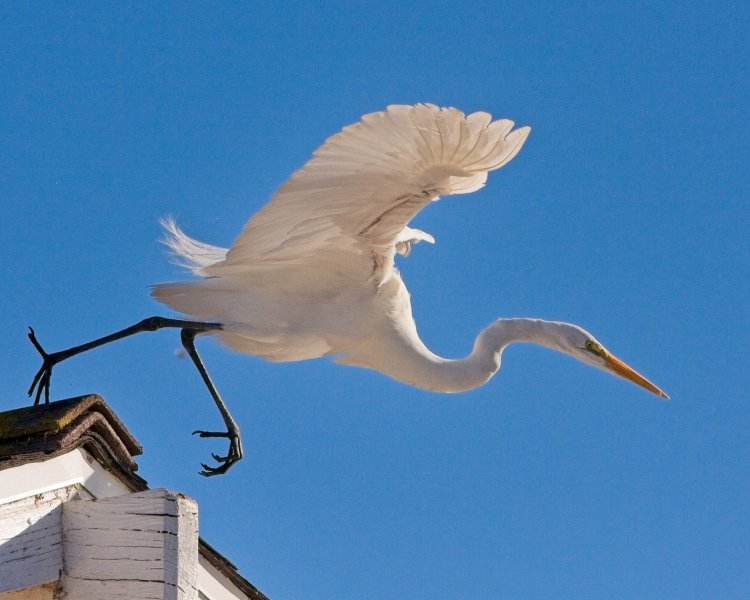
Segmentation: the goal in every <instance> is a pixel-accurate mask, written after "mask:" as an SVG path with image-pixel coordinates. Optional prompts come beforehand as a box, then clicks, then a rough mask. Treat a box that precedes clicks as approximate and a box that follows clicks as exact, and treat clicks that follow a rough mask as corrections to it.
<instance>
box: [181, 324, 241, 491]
mask: <svg viewBox="0 0 750 600" xmlns="http://www.w3.org/2000/svg"><path fill="white" fill-rule="evenodd" d="M198 333H200V331H197V330H195V329H192V328H184V329H183V330H182V345H183V346H184V347H185V350H187V353H188V355H189V356H190V358H191V359H192V360H193V363H194V364H195V366H196V368H197V369H198V372H199V373H200V374H201V377H202V378H203V382H204V383H205V384H206V387H207V388H208V391H209V393H210V394H211V397H212V398H213V399H214V402H216V406H217V407H218V409H219V412H220V413H221V417H222V419H223V420H224V424H225V425H226V426H227V430H226V431H202V430H198V431H194V432H193V433H194V434H198V435H199V436H201V437H203V438H207V437H224V438H228V439H229V451H228V452H227V455H226V456H218V455H216V454H212V455H211V456H213V458H214V460H215V461H216V462H218V463H219V466H218V467H210V466H208V465H207V464H205V463H201V466H202V467H203V471H201V472H200V474H201V475H203V476H205V477H211V476H212V475H222V474H224V473H226V472H227V471H228V470H229V469H230V468H231V467H232V465H234V464H235V463H236V462H238V461H239V460H240V459H241V458H242V439H241V438H240V428H239V427H238V426H237V423H236V422H235V420H234V419H233V418H232V415H231V414H230V413H229V409H228V408H227V406H226V404H224V401H223V400H222V399H221V396H220V395H219V392H218V391H217V390H216V386H215V385H214V383H213V381H211V377H210V376H209V375H208V371H206V367H205V366H204V365H203V361H202V360H201V357H200V356H199V355H198V351H197V350H196V349H195V336H196V335H197V334H198Z"/></svg>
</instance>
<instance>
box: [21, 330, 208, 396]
mask: <svg viewBox="0 0 750 600" xmlns="http://www.w3.org/2000/svg"><path fill="white" fill-rule="evenodd" d="M164 327H176V328H179V329H191V330H193V331H195V332H196V333H199V332H203V331H217V330H219V329H221V327H222V325H221V323H202V322H200V321H183V320H181V319H167V318H166V317H149V318H148V319H143V321H140V322H138V323H136V324H135V325H131V326H130V327H127V328H125V329H123V330H121V331H116V332H115V333H112V334H110V335H105V336H104V337H101V338H98V339H96V340H93V341H91V342H87V343H85V344H81V345H80V346H74V347H73V348H68V349H67V350H61V351H60V352H53V353H52V354H47V353H46V352H45V351H44V349H43V348H42V345H41V344H40V343H39V341H38V340H37V339H36V334H35V333H34V330H33V329H32V328H31V327H29V339H30V340H31V343H32V344H34V347H35V348H36V349H37V352H39V354H40V355H41V357H42V366H41V368H40V369H39V371H37V373H36V375H35V376H34V380H33V381H32V382H31V387H30V388H29V396H31V395H32V394H33V393H34V390H35V389H36V397H35V398H34V405H35V406H36V405H37V404H39V400H40V399H41V397H42V392H44V401H45V402H49V388H50V382H51V380H52V368H53V367H54V366H55V365H56V364H57V363H59V362H62V361H64V360H67V359H68V358H70V357H72V356H75V355H76V354H81V353H82V352H86V351H87V350H93V349H94V348H98V347H99V346H103V345H104V344H109V343H110V342H115V341H117V340H121V339H123V338H126V337H128V336H131V335H134V334H136V333H141V332H142V331H156V330H157V329H162V328H164Z"/></svg>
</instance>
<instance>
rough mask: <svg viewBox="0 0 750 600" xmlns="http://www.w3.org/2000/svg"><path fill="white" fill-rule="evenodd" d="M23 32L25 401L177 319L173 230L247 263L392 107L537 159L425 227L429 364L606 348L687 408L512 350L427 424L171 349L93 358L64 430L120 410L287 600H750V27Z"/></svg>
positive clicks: (226, 14) (18, 62)
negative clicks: (42, 351)
mask: <svg viewBox="0 0 750 600" xmlns="http://www.w3.org/2000/svg"><path fill="white" fill-rule="evenodd" d="M320 4H322V3H320V2H298V3H290V2H284V3H268V2H266V3H258V4H257V5H253V4H251V3H205V4H200V3H129V4H127V5H124V4H121V3H94V2H91V3H65V6H64V7H62V6H61V5H59V4H52V3H32V2H23V3H21V2H16V3H13V2H6V3H3V4H2V5H0V30H1V31H2V35H0V97H2V104H1V106H2V110H1V111H0V198H1V199H2V206H3V218H2V221H0V223H1V226H0V234H1V235H2V238H1V239H2V247H3V257H2V261H0V268H1V269H2V270H1V271H0V276H1V277H2V281H3V282H4V284H3V286H4V287H3V290H4V291H3V293H2V294H1V295H0V315H2V316H1V318H2V321H1V323H2V332H3V335H2V338H0V356H1V357H2V364H3V367H2V377H0V398H1V399H2V405H3V406H5V407H7V408H10V407H15V406H21V405H24V404H25V403H26V402H27V400H26V397H25V390H26V388H27V387H28V385H29V383H30V380H31V378H32V375H33V374H34V372H35V371H36V369H37V368H38V366H39V360H38V357H37V356H36V354H35V352H34V350H33V348H32V347H31V346H30V344H29V343H28V341H27V340H26V337H25V336H26V330H25V328H26V326H27V325H33V326H34V327H35V328H36V330H37V333H38V335H39V337H40V339H41V341H42V342H43V343H44V344H45V345H46V347H47V348H48V350H50V351H52V350H57V349H62V348H64V347H67V346H70V345H74V344H77V343H80V342H82V341H86V340H88V339H91V338H93V337H97V336H99V335H103V334H105V333H109V332H110V331H113V330H115V329H119V328H121V327H124V326H126V325H129V324H131V323H134V322H135V321H137V320H139V319H141V318H143V317H146V316H149V315H152V314H168V313H166V312H165V310H164V309H163V308H162V307H161V306H158V305H156V304H155V303H154V302H153V301H152V300H151V299H150V298H149V295H148V289H147V286H148V285H149V284H151V283H156V282H160V281H168V280H173V279H177V278H179V277H181V276H182V274H181V273H180V271H179V269H178V268H176V267H174V266H172V265H170V263H169V261H168V260H167V259H166V257H165V256H164V252H163V248H162V247H161V246H160V244H159V243H158V242H157V239H158V237H159V235H160V231H159V227H158V224H157V219H158V218H159V217H160V216H163V215H166V214H169V213H172V214H174V215H175V217H176V218H177V219H178V221H179V222H180V223H181V224H182V225H183V226H184V227H185V229H186V230H187V231H188V233H190V234H192V235H194V236H196V237H198V238H199V239H203V240H206V241H209V242H213V243H217V244H220V245H229V244H230V243H231V242H232V240H233V238H234V236H235V235H236V234H237V233H238V232H239V230H240V228H241V227H242V225H243V224H244V222H245V221H246V219H247V218H248V217H249V216H250V215H251V214H252V213H253V212H255V211H256V210H257V209H258V208H260V207H261V206H262V205H263V204H264V202H265V201H266V200H267V199H268V198H269V197H270V195H271V194H272V193H273V191H274V189H275V188H276V187H277V186H278V185H280V184H281V183H282V182H283V181H284V180H285V179H286V178H287V177H288V176H289V175H290V174H291V173H292V172H293V171H294V169H296V168H298V167H299V166H301V165H302V164H303V163H304V162H305V161H306V160H307V158H308V157H309V156H310V154H311V152H312V151H313V150H314V149H315V148H316V147H317V146H318V145H319V144H320V143H321V142H322V141H323V140H324V139H325V138H326V137H327V136H329V135H331V134H333V133H335V132H336V131H338V130H339V129H340V128H341V127H342V126H344V125H346V124H348V123H351V122H353V121H355V120H357V119H358V118H359V117H360V115H362V114H364V113H367V112H371V111H374V110H379V109H382V108H383V107H385V106H386V105H388V104H391V103H414V102H423V101H426V102H434V103H436V104H440V105H451V106H456V107H458V108H461V109H462V110H464V111H467V112H469V111H474V110H486V111H488V112H490V113H492V114H493V115H495V116H497V117H508V118H511V119H514V120H515V121H516V122H517V123H518V124H528V125H531V126H532V128H533V130H532V134H531V137H530V138H529V140H528V142H527V143H526V146H525V147H524V148H523V150H522V151H521V153H520V154H519V155H518V157H517V158H516V159H515V160H514V161H513V162H512V163H511V164H510V165H509V166H507V167H506V168H504V169H502V170H501V171H499V172H496V173H493V174H492V175H491V177H490V179H489V183H488V185H487V187H486V188H485V189H484V190H482V191H481V192H479V193H476V194H473V195H471V196H461V197H454V198H448V199H444V200H443V201H441V202H440V203H438V204H436V205H434V206H432V207H430V208H429V209H428V210H426V211H425V212H424V213H422V214H421V215H420V216H419V217H418V221H417V226H418V227H421V228H423V229H425V230H427V231H429V232H431V233H432V234H433V235H435V237H436V238H437V245H435V246H434V247H433V246H425V245H421V246H418V247H417V248H415V251H414V252H413V253H412V255H411V256H410V257H409V258H408V260H406V261H402V262H401V263H400V265H399V266H400V268H401V270H402V273H403V276H404V278H405V280H406V282H407V284H408V285H409V287H410V289H411V291H412V299H413V304H414V311H415V317H416V319H417V323H418V326H419V328H420V331H421V333H422V336H423V338H424V339H425V341H426V342H427V344H428V345H429V346H430V347H431V348H432V349H433V350H435V351H436V352H438V353H440V354H443V355H447V356H462V355H464V354H466V353H467V352H468V351H469V350H470V348H471V344H472V342H473V339H474V336H475V335H476V333H477V332H478V331H479V329H480V328H481V327H483V326H485V325H487V324H488V323H489V322H491V321H492V320H493V319H495V318H497V317H500V316H538V317H543V318H548V319H556V320H567V321H572V322H576V323H579V324H580V325H582V326H584V327H585V328H586V329H588V330H590V331H591V332H593V333H594V334H595V335H596V336H597V337H598V338H599V339H600V340H601V341H602V342H603V343H605V344H606V345H607V346H608V347H609V348H610V349H611V350H612V351H613V352H615V353H616V354H618V355H620V356H621V357H622V358H623V359H625V360H626V361H628V362H629V363H631V364H632V365H633V366H634V367H636V368H637V369H639V370H641V371H642V372H643V373H644V374H645V375H647V376H648V377H650V378H652V379H653V380H654V381H655V382H656V383H657V384H658V385H660V386H662V387H663V388H664V389H665V390H666V391H667V392H669V393H670V394H671V396H672V398H673V400H672V401H671V402H663V401H660V400H658V399H657V398H656V397H654V396H651V395H649V394H647V393H646V392H644V391H642V390H640V389H638V388H636V387H635V386H632V385H630V384H628V383H626V382H624V381H622V380H617V379H615V378H612V377H608V376H607V375H606V374H604V373H602V372H599V371H596V370H594V369H590V368H588V367H586V366H583V365H580V364H578V363H576V362H574V361H572V360H570V359H569V358H567V357H565V356H562V355H557V354H555V353H552V352H549V351H547V350H544V349H541V348H536V347H531V346H514V347H512V348H510V349H509V350H508V351H507V352H506V354H505V357H504V363H503V369H502V370H501V372H500V374H499V375H498V376H497V377H496V378H495V379H493V380H492V381H491V382H490V383H489V384H488V385H486V386H485V387H483V388H481V389H479V390H476V391H474V392H471V393H468V394H462V395H453V396H444V395H436V394H430V393H427V392H422V391H418V390H414V389H410V388H408V387H405V386H403V385H400V384H397V383H395V382H392V381H390V380H388V379H386V378H385V377H382V376H380V375H378V374H376V373H372V372H368V371H364V370H360V369H352V368H346V367H341V366H337V365H334V364H332V363H330V362H328V361H324V360H322V361H312V362H307V363H297V364H286V365H278V364H268V363H264V362H262V361H260V360H258V359H256V358H253V357H247V356H239V355H235V354H232V353H230V352H228V351H226V350H224V349H222V348H220V347H219V346H218V345H217V344H216V343H215V342H213V341H211V340H205V341H201V342H200V344H199V349H200V350H202V352H203V354H204V357H205V360H206V362H207V364H208V367H209V370H210V372H211V373H212V375H213V377H214V379H215V380H216V382H217V385H218V387H219V389H220V391H221V392H222V393H223V395H224V397H225V398H226V400H227V402H228V403H229V405H230V407H231V408H232V410H233V412H234V414H235V416H236V417H237V419H238V421H239V423H240V425H241V427H242V430H243V433H244V436H245V447H246V451H247V456H246V459H245V460H244V461H243V462H242V463H240V464H239V465H238V466H237V467H236V468H235V469H233V470H232V471H231V472H230V473H229V474H228V475H227V476H225V477H223V478H214V479H210V480H206V479H203V478H201V477H199V476H198V475H197V474H196V473H197V471H198V469H199V463H200V461H201V460H205V459H206V458H208V453H209V452H210V451H211V450H214V451H221V450H223V449H224V447H223V445H222V444H221V443H220V442H212V441H207V440H199V439H197V438H191V436H190V432H191V431H192V430H194V429H198V428H209V429H210V428H213V427H217V426H218V425H219V419H218V417H217V414H216V412H215V409H214V407H213V405H212V403H211V401H210V399H209V398H208V396H207V394H206V392H205V390H204V388H203V386H202V383H201V381H200V379H199V377H198V375H197V374H196V373H195V371H194V369H193V367H192V365H191V364H190V362H189V361H187V360H180V358H179V356H178V354H177V352H176V351H177V349H178V348H179V336H178V334H177V332H175V331H164V332H160V333H158V334H143V335H141V336H139V337H137V338H131V339H130V340H127V341H124V342H120V343H119V344H116V345H113V346H111V347H108V348H105V349H100V350H97V351H94V352H92V353H90V354H89V355H88V356H80V357H78V358H76V359H73V360H71V361H70V362H69V363H66V364H63V365H61V366H60V367H58V368H57V369H56V371H55V377H54V382H53V387H52V392H53V396H54V398H65V397H70V396H75V395H79V394H83V393H88V392H97V393H99V394H101V395H102V396H104V397H105V398H106V400H107V401H108V402H109V403H110V404H111V405H112V407H113V408H114V409H115V411H116V412H117V413H118V414H119V415H120V416H121V417H122V418H123V420H124V421H125V423H126V424H127V425H128V427H129V428H130V429H131V431H132V432H133V433H134V435H135V436H136V437H137V438H138V439H139V440H140V441H141V442H142V444H143V446H144V448H145V455H144V456H143V457H141V458H140V460H139V463H140V465H141V473H142V475H143V476H144V477H145V478H146V479H148V481H149V482H150V484H151V485H152V486H153V487H168V488H172V489H177V490H180V491H183V492H185V493H187V494H189V495H191V496H193V497H194V498H196V499H197V500H198V501H199V502H200V508H201V530H202V533H203V535H204V537H205V538H206V539H207V540H208V541H209V542H210V543H211V544H213V545H215V546H216V547H217V548H219V549H220V550H221V551H222V552H224V553H225V554H226V555H227V556H228V557H229V558H230V559H231V560H232V561H234V562H236V563H237V565H238V566H239V568H240V570H241V572H242V573H243V574H244V575H245V576H246V577H248V578H249V579H250V580H251V581H253V582H254V583H255V584H256V585H257V586H259V587H260V588H261V589H262V590H263V591H265V592H266V593H267V594H268V595H269V596H270V597H271V598H273V600H286V599H331V598H336V599H338V598H342V599H349V598H351V599H374V598H383V597H387V598H408V599H421V598H424V599H426V598H430V599H432V598H448V597H450V598H472V599H496V598H504V599H506V598H509V599H524V600H525V599H546V598H571V599H573V598H575V599H576V600H579V599H589V598H591V599H601V598H607V599H639V600H641V599H650V598H654V599H659V600H665V599H680V600H684V599H692V598H706V599H709V598H711V599H713V598H722V599H734V598H737V599H739V598H747V594H748V590H750V543H749V542H748V540H750V510H748V507H749V506H750V398H748V387H750V386H749V384H750V377H748V358H750V356H749V353H748V347H749V345H750V336H749V334H748V328H749V326H750V319H749V318H748V317H749V316H750V309H749V308H748V298H750V278H749V277H748V270H749V268H748V264H749V262H750V242H749V240H750V233H749V232H748V221H749V218H748V217H750V211H749V210H748V197H749V195H750V194H749V192H750V189H749V185H748V175H747V164H748V140H750V126H749V123H750V115H749V114H748V113H749V107H750V94H748V91H749V90H750V85H749V84H750V81H749V79H750V65H749V64H748V62H749V58H750V47H749V44H748V37H749V36H748V31H749V30H750V22H749V21H750V18H749V17H750V9H748V5H747V3H746V2H735V3H731V2H715V3H686V2H673V3H662V2H658V3H646V2H644V3H617V4H616V5H615V4H614V3H588V4H583V3H570V2H559V3H531V2H523V3H517V4H505V3H498V2H469V3H465V4H461V5H460V6H457V5H450V4H436V3H434V2H413V3H407V5H404V3H393V4H389V3H383V2H377V3H369V4H368V3H364V4H358V3H352V4H339V5H337V4H333V3H326V6H325V7H321V6H320Z"/></svg>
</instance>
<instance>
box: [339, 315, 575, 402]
mask: <svg viewBox="0 0 750 600" xmlns="http://www.w3.org/2000/svg"><path fill="white" fill-rule="evenodd" d="M567 327H571V325H569V324H567V323H558V322H554V321H542V320H540V319H499V320H497V321H495V322H494V323H492V324H491V325H490V326H489V327H487V328H485V329H484V330H482V331H481V333H480V334H479V335H478V336H477V339H476V341H475V342H474V349H473V350H472V352H471V354H469V356H467V357H466V358H463V359H458V360H452V359H447V358H442V357H440V356H438V355H436V354H434V353H433V352H431V351H430V350H429V349H428V348H427V347H426V346H425V345H424V343H422V341H421V340H420V339H419V337H418V336H417V335H416V330H414V332H413V334H411V332H410V334H409V335H403V336H399V337H391V336H389V337H388V338H382V339H380V340H370V343H368V344H367V345H366V348H363V349H362V351H361V352H356V353H352V354H348V355H342V356H341V357H339V358H338V359H337V362H341V363H343V364H349V365H357V366H361V367H367V368H370V369H375V370H376V371H380V372H381V373H384V374H385V375H388V376H389V377H392V378H393V379H396V380H398V381H402V382H404V383H407V384H409V385H413V386H415V387H418V388H422V389H426V390H432V391H436V392H463V391H467V390H471V389H474V388H476V387H479V386H480V385H482V384H484V383H486V382H487V380H489V379H490V378H491V377H492V376H493V375H494V374H495V373H497V371H498V369H499V368H500V359H501V355H502V352H503V350H504V349H505V348H506V347H507V346H508V345H509V344H511V343H513V342H530V343H534V344H540V345H542V346H547V347H548V348H552V349H554V350H562V348H563V345H562V344H561V339H562V334H563V331H564V329H565V328H567Z"/></svg>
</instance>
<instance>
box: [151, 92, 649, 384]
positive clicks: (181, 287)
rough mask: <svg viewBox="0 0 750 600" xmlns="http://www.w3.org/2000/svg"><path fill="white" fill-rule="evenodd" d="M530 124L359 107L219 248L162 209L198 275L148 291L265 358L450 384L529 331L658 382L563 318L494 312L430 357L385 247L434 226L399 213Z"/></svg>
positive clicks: (510, 149)
mask: <svg viewBox="0 0 750 600" xmlns="http://www.w3.org/2000/svg"><path fill="white" fill-rule="evenodd" d="M529 131H530V130H529V128H528V127H521V128H518V129H515V130H513V122H512V121H509V120H506V119H503V120H498V121H494V122H493V121H492V119H491V117H490V115H488V114H487V113H483V112H477V113H473V114H470V115H468V116H465V115H464V114H463V113H462V112H461V111H459V110H456V109H454V108H438V107H437V106H433V105H430V104H420V105H416V106H390V107H388V109H387V110H385V111H383V112H376V113H372V114H369V115H365V116H364V117H362V120H361V121H360V122H358V123H355V124H354V125H350V126H348V127H345V128H344V129H343V130H342V131H341V132H340V133H338V134H336V135H334V136H332V137H330V138H329V139H328V140H327V141H326V142H325V143H324V144H323V145H322V146H321V147H320V148H318V150H317V151H316V152H315V153H314V155H313V157H312V159H311V160H310V161H309V162H308V163H307V164H306V165H305V166H303V167H302V168H301V169H300V170H298V171H297V172H296V173H294V174H293V175H292V177H291V178H290V179H289V181H287V183H285V184H284V185H282V186H281V188H280V189H279V190H278V191H277V192H276V193H275V194H274V196H273V198H272V199H271V201H270V202H269V203H268V204H267V205H266V206H265V207H264V208H262V209H261V210H260V211H259V212H258V213H257V214H255V215H254V216H253V217H252V218H251V219H250V220H249V221H248V222H247V224H246V225H245V227H244V229H243V230H242V233H241V234H240V235H239V237H238V238H237V240H236V241H235V243H234V244H233V245H232V247H231V248H229V249H223V248H219V247H217V246H212V245H209V244H204V243H203V242H198V241H196V240H193V239H192V238H190V237H188V236H187V235H186V234H185V233H183V232H182V231H181V230H180V229H179V228H178V227H177V226H176V225H175V224H174V222H172V221H171V220H168V221H165V223H164V225H165V228H166V232H167V237H166V240H165V241H166V243H167V244H168V246H169V247H170V248H171V250H172V252H173V253H174V254H175V255H176V257H177V259H178V261H179V262H180V263H181V264H183V265H185V266H187V267H188V268H189V269H190V270H191V271H192V272H193V273H194V274H195V275H197V276H199V277H201V279H199V280H197V281H192V282H178V283H164V284H160V285H156V286H154V287H153V295H154V297H155V298H156V299H157V300H159V301H160V302H163V303H165V304H167V305H168V306H170V307H172V308H173V309H175V310H177V311H179V312H181V313H184V314H186V315H190V316H191V317H193V318H195V319H197V320H200V321H210V322H217V323H221V324H222V326H223V327H222V329H221V330H220V331H214V332H209V334H212V335H216V336H217V337H218V338H219V340H220V341H221V342H222V343H223V344H225V345H226V346H228V347H230V348H232V349H234V350H236V351H238V352H243V353H247V354H253V355H257V356H261V357H263V358H266V359H269V360H274V361H292V360H303V359H310V358H316V357H320V356H326V355H334V356H335V357H336V361H337V362H340V363H343V364H348V365H356V366H362V367H367V368H371V369H375V370H378V371H380V372H382V373H384V374H386V375H388V376H390V377H393V378H394V379H397V380H400V381H403V382H405V383H408V384H411V385H415V386H418V387H421V388H425V389H430V390H435V391H446V392H455V391H463V390H467V389H471V388H473V387H476V386H478V385H481V384H482V383H484V382H485V381H487V380H488V379H489V378H490V377H491V376H492V375H493V374H494V373H495V372H496V371H497V369H498V368H499V366H500V355H501V352H502V350H503V349H504V348H505V346H507V344H509V343H510V342H513V341H529V342H535V343H539V344H542V345H545V346H548V347H551V348H553V349H556V350H560V351H562V352H566V353H568V354H571V355H573V356H575V357H576V358H578V359H579V360H582V361H585V362H587V363H589V364H592V365H594V366H597V367H600V368H605V369H607V370H609V371H611V372H615V373H616V374H618V375H621V376H624V377H627V378H629V379H631V380H633V381H635V382H636V383H639V384H640V385H643V386H644V387H646V388H647V389H649V390H650V391H653V392H655V393H658V394H660V395H664V393H663V392H661V390H659V389H658V388H656V387H655V386H654V385H653V384H651V383H650V382H648V381H647V380H645V379H644V378H642V377H641V376H640V375H638V374H637V373H635V372H634V371H632V370H631V369H629V368H627V371H624V370H622V369H620V371H618V369H617V368H614V367H613V366H612V364H611V361H608V357H611V355H609V353H607V352H606V351H604V350H603V348H601V345H599V344H598V342H596V341H595V340H594V338H593V336H591V335H590V334H588V333H587V332H585V331H584V330H582V329H581V328H579V327H577V326H575V325H570V324H566V323H556V322H546V321H540V320H535V319H506V320H498V321H495V322H494V323H493V324H492V325H490V326H489V327H488V328H487V329H485V330H484V331H483V332H482V333H481V334H480V336H479V337H478V338H477V341H476V343H475V345H474V350H473V352H472V353H471V354H470V355H469V356H468V357H467V358H465V359H461V360H449V359H443V358H441V357H438V356H436V355H435V354H433V353H432V352H431V351H430V350H428V349H427V348H426V347H425V345H424V344H423V343H422V341H421V340H420V339H419V335H418V334H417V329H416V325H415V323H414V320H413V318H412V312H411V303H410V299H409V294H408V292H407V290H406V287H405V285H404V283H403V281H402V280H401V277H400V275H399V273H398V271H397V270H396V269H395V268H394V264H393V261H394V255H395V254H396V253H400V254H403V255H408V253H409V251H410V249H411V245H412V244H414V243H417V242H420V241H427V242H429V243H434V239H433V237H432V236H431V235H429V234H428V233H425V232H423V231H420V230H418V229H413V228H410V227H409V226H408V223H409V222H410V220H411V219H412V218H413V217H414V216H415V215H416V214H417V213H418V212H419V211H420V210H422V209H423V208H424V207H425V206H427V205H428V204H430V203H431V202H432V201H433V200H436V199H437V198H438V196H447V195H452V194H466V193H469V192H473V191H475V190H477V189H479V188H481V187H482V186H483V185H484V184H485V182H486V180H487V173H488V172H489V171H492V170H495V169H498V168H500V167H502V166H503V165H505V164H506V163H507V162H508V161H510V160H511V159H512V158H513V157H514V156H515V155H516V154H517V153H518V151H519V150H520V149H521V146H522V145H523V143H524V142H525V141H526V138H527V136H528V134H529ZM591 344H595V346H594V347H595V348H598V349H601V352H599V351H598V350H597V352H593V351H591V349H590V348H587V346H590V345H591ZM611 358H613V357H611ZM620 364H621V363H620Z"/></svg>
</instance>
